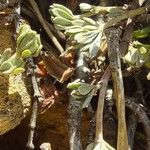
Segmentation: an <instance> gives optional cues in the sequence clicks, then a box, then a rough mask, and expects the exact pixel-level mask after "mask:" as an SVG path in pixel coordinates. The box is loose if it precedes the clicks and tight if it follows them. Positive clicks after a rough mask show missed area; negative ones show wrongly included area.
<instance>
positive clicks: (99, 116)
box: [95, 66, 111, 143]
mask: <svg viewBox="0 0 150 150" xmlns="http://www.w3.org/2000/svg"><path fill="white" fill-rule="evenodd" d="M110 76H111V69H110V67H109V66H108V68H107V69H106V70H105V72H104V75H103V77H102V79H101V82H100V83H101V88H100V92H99V99H98V105H97V113H96V136H95V143H99V142H101V141H102V140H103V110H104V99H105V95H106V90H107V85H108V81H109V78H110Z"/></svg>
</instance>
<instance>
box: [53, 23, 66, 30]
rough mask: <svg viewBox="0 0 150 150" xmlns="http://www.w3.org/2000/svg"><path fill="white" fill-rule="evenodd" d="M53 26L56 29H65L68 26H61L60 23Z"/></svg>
mask: <svg viewBox="0 0 150 150" xmlns="http://www.w3.org/2000/svg"><path fill="white" fill-rule="evenodd" d="M54 27H55V28H56V29H57V30H66V28H67V27H68V26H63V25H60V24H54Z"/></svg>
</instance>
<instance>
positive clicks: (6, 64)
mask: <svg viewBox="0 0 150 150" xmlns="http://www.w3.org/2000/svg"><path fill="white" fill-rule="evenodd" d="M11 67H12V64H11V63H10V62H8V61H4V62H3V63H2V64H1V66H0V72H3V71H7V70H9V69H10V68H11Z"/></svg>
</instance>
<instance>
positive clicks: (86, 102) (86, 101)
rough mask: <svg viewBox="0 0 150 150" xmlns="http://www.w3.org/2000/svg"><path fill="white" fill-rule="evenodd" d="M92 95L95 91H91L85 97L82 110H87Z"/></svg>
mask: <svg viewBox="0 0 150 150" xmlns="http://www.w3.org/2000/svg"><path fill="white" fill-rule="evenodd" d="M94 93H95V90H94V89H93V90H92V91H91V92H90V93H89V94H88V95H87V96H86V98H85V100H84V102H83V104H82V109H83V108H87V107H88V106H89V104H90V102H91V100H92V98H93V95H94Z"/></svg>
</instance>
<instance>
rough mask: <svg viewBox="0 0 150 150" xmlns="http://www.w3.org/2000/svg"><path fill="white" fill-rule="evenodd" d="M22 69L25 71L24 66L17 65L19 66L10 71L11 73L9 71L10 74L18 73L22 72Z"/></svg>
mask: <svg viewBox="0 0 150 150" xmlns="http://www.w3.org/2000/svg"><path fill="white" fill-rule="evenodd" d="M24 71H25V69H24V68H22V67H19V68H16V69H14V70H13V71H12V73H11V74H15V75H18V74H20V73H23V72H24Z"/></svg>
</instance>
